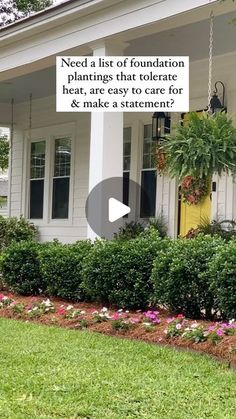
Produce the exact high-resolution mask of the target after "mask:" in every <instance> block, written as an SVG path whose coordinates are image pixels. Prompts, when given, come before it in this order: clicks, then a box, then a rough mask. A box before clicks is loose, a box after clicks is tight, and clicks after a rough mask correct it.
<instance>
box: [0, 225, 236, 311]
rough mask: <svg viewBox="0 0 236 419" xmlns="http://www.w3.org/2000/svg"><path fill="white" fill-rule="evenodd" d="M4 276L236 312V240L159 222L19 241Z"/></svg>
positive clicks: (17, 283) (62, 292)
mask: <svg viewBox="0 0 236 419" xmlns="http://www.w3.org/2000/svg"><path fill="white" fill-rule="evenodd" d="M1 272H2V274H3V278H4V281H5V283H6V284H7V285H8V286H9V287H10V288H11V289H12V290H13V291H16V292H18V293H22V294H26V295H30V294H39V293H43V294H45V295H48V296H58V297H62V298H66V299H71V300H75V301H79V300H92V301H100V302H102V303H104V304H113V305H116V306H119V307H125V308H132V309H135V308H136V309H139V308H142V309H143V308H145V307H147V306H150V305H154V304H155V305H156V304H162V305H164V306H166V307H167V308H169V309H170V310H172V311H173V312H176V313H180V312H181V313H183V314H185V315H186V316H188V317H192V318H198V317H201V316H203V315H204V316H205V317H206V318H211V317H212V316H214V315H219V313H221V315H222V317H225V318H228V319H231V318H234V317H236V240H234V239H232V241H229V242H227V243H226V242H225V241H224V240H223V239H222V238H220V237H216V236H213V237H211V236H198V237H197V238H195V239H193V240H188V239H178V240H171V239H168V238H164V239H161V238H160V236H159V235H158V233H157V232H156V231H155V230H152V229H151V230H149V231H148V232H144V233H142V234H141V235H140V236H138V237H137V238H135V239H132V240H127V241H125V240H124V241H123V240H122V241H115V240H114V241H106V240H98V241H96V242H95V243H94V244H91V243H90V242H89V241H80V242H77V243H76V244H73V245H62V244H60V243H46V244H40V243H32V242H31V243H28V242H21V243H15V244H12V245H11V246H10V247H9V248H8V249H7V250H6V251H5V252H4V253H3V255H2V257H1Z"/></svg>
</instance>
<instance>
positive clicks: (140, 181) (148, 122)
mask: <svg viewBox="0 0 236 419" xmlns="http://www.w3.org/2000/svg"><path fill="white" fill-rule="evenodd" d="M145 125H151V122H150V119H149V120H146V119H145V120H143V121H142V129H141V133H140V141H141V144H140V156H139V184H140V186H141V185H142V172H148V171H152V170H156V175H157V169H155V167H153V168H146V169H143V140H144V126H145ZM157 186H158V182H156V202H155V215H154V217H156V216H157V193H158V191H157ZM138 212H139V218H140V220H147V219H149V218H152V217H148V218H147V217H145V218H144V217H141V214H140V213H141V196H139V199H138Z"/></svg>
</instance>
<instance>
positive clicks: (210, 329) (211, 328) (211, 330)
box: [207, 326, 216, 332]
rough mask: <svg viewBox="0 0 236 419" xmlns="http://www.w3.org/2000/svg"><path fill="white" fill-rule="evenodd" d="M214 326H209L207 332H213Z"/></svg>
mask: <svg viewBox="0 0 236 419" xmlns="http://www.w3.org/2000/svg"><path fill="white" fill-rule="evenodd" d="M215 328H216V326H209V327H208V329H207V330H208V332H213V331H214V330H215Z"/></svg>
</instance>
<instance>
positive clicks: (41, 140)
mask: <svg viewBox="0 0 236 419" xmlns="http://www.w3.org/2000/svg"><path fill="white" fill-rule="evenodd" d="M42 142H44V143H45V147H44V153H45V162H44V176H43V177H36V178H32V176H31V153H32V144H36V143H42ZM46 153H47V143H46V139H44V138H42V139H39V140H34V141H31V142H30V153H29V199H28V217H29V219H30V220H32V222H34V221H35V220H36V221H39V220H43V218H44V204H45V184H46V182H45V179H46V158H47V156H46ZM39 180H43V214H42V217H41V218H31V217H30V212H31V206H30V202H31V184H32V182H35V181H39Z"/></svg>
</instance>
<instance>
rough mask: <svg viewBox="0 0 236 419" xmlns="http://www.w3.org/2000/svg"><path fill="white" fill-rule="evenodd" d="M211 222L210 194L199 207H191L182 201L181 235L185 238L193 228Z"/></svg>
mask: <svg viewBox="0 0 236 419" xmlns="http://www.w3.org/2000/svg"><path fill="white" fill-rule="evenodd" d="M203 220H204V221H205V220H209V221H210V220H211V197H210V193H209V194H208V195H207V196H206V197H205V199H204V200H203V201H202V202H200V203H199V204H197V205H189V204H186V203H184V202H183V200H181V205H180V235H181V236H185V235H186V234H187V233H188V231H189V230H190V229H191V228H196V227H197V226H198V225H199V224H200V223H201V221H203Z"/></svg>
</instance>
